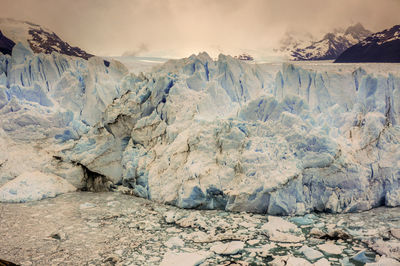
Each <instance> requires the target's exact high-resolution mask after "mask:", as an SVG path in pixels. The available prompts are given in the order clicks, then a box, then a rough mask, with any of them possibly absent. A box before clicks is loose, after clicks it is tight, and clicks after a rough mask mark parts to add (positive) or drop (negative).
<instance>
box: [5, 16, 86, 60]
mask: <svg viewBox="0 0 400 266" xmlns="http://www.w3.org/2000/svg"><path fill="white" fill-rule="evenodd" d="M0 32H1V33H0V52H2V53H3V54H11V50H12V47H13V46H14V45H15V44H16V43H18V42H22V43H24V44H28V45H29V46H30V48H31V49H32V51H33V52H35V53H46V54H51V53H52V52H58V53H60V54H65V55H69V56H76V57H81V58H84V59H89V58H90V57H92V56H93V55H92V54H89V53H87V52H85V51H84V50H82V49H80V48H79V47H73V46H71V45H69V44H68V43H67V42H65V41H63V40H62V39H61V38H60V37H58V35H57V34H55V33H54V32H52V31H50V30H48V29H46V28H44V27H41V26H39V25H36V24H33V23H30V22H26V21H19V20H14V19H0Z"/></svg>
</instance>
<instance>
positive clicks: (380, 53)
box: [335, 25, 400, 63]
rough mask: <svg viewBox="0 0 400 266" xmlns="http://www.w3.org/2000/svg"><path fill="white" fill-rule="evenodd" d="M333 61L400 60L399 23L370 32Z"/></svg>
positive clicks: (391, 61)
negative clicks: (370, 33)
mask: <svg viewBox="0 0 400 266" xmlns="http://www.w3.org/2000/svg"><path fill="white" fill-rule="evenodd" d="M335 62H337V63H357V62H381V63H383V62H386V63H394V62H400V25H396V26H394V27H392V28H390V29H387V30H384V31H381V32H377V33H374V34H372V35H371V36H369V37H368V38H366V39H364V40H362V41H361V42H359V43H357V44H355V45H354V46H352V47H350V48H349V49H347V50H346V51H344V52H343V53H342V54H341V55H340V56H339V57H338V58H337V59H336V61H335Z"/></svg>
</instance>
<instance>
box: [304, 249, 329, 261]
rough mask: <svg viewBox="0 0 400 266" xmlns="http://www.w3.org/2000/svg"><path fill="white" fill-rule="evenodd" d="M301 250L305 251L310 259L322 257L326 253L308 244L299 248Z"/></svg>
mask: <svg viewBox="0 0 400 266" xmlns="http://www.w3.org/2000/svg"><path fill="white" fill-rule="evenodd" d="M299 251H300V252H303V254H304V256H305V257H306V258H307V259H308V260H316V259H319V258H322V257H323V256H324V254H322V253H321V252H319V251H318V250H315V249H312V248H310V247H308V246H303V247H302V248H301V249H299Z"/></svg>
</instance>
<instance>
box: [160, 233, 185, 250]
mask: <svg viewBox="0 0 400 266" xmlns="http://www.w3.org/2000/svg"><path fill="white" fill-rule="evenodd" d="M164 245H165V246H167V247H169V248H174V247H183V246H184V245H185V242H184V241H183V240H182V239H180V238H179V237H177V236H175V237H171V238H170V239H168V241H167V242H165V243H164Z"/></svg>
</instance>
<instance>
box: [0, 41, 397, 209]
mask: <svg viewBox="0 0 400 266" xmlns="http://www.w3.org/2000/svg"><path fill="white" fill-rule="evenodd" d="M23 48H24V47H21V46H20V45H18V44H17V45H16V47H15V48H14V49H20V51H19V52H18V53H15V54H14V53H13V56H12V57H11V58H10V57H9V56H2V57H1V58H2V59H1V60H3V61H2V62H9V63H2V64H0V65H3V69H7V71H4V70H3V73H5V75H3V78H0V81H1V80H4V83H5V85H4V86H3V91H4V94H5V95H6V96H5V101H4V102H5V104H4V105H3V107H2V109H0V112H3V113H4V114H3V115H4V119H5V120H3V121H5V122H2V126H3V128H4V130H5V131H7V132H11V131H13V130H14V131H15V132H18V130H20V129H21V127H25V123H27V124H29V123H30V124H32V125H34V126H36V125H38V124H40V123H42V122H41V120H38V121H39V122H36V121H33V122H32V119H25V120H22V121H23V122H22V124H21V123H19V124H18V123H12V122H13V121H18V120H17V119H19V116H15V117H13V116H12V115H10V113H17V114H18V113H19V112H21V110H22V109H23V108H21V107H20V106H21V104H24V106H32V107H29V108H30V109H29V108H28V107H24V108H28V109H27V110H25V109H23V110H22V112H21V115H22V114H24V113H25V115H32V114H33V113H34V112H37V113H38V114H37V115H36V117H38V118H42V119H43V117H45V118H46V121H48V120H50V119H55V117H57V118H58V119H59V120H60V121H62V122H64V124H63V123H62V122H60V123H59V125H60V126H59V128H60V129H62V133H61V134H57V135H55V137H56V138H57V139H58V140H59V141H67V140H68V139H77V140H76V141H73V142H71V141H69V143H70V146H69V147H68V148H66V149H64V150H63V151H62V152H60V153H59V154H58V156H60V157H61V158H62V160H63V161H64V162H73V163H75V164H76V163H79V164H81V165H84V166H85V167H86V168H87V169H88V170H90V171H91V172H92V173H97V174H99V175H101V176H104V177H106V178H107V179H109V180H110V181H112V182H113V183H115V184H119V183H122V184H123V185H125V186H129V187H131V188H132V189H133V190H134V192H135V194H137V195H138V196H141V197H145V198H149V199H152V200H155V201H158V202H163V203H168V204H173V205H176V206H179V207H183V208H204V209H224V210H230V211H251V212H259V213H270V214H280V215H288V214H303V213H306V212H310V211H315V210H316V211H329V212H349V211H360V210H367V209H370V208H373V207H375V206H380V205H383V204H386V205H388V206H398V205H399V204H400V198H399V195H400V193H399V190H400V186H399V183H400V181H399V177H400V165H399V161H400V160H399V159H400V147H399V136H400V128H399V126H398V122H399V119H400V117H399V112H400V78H399V75H398V74H397V73H395V74H385V75H381V74H374V73H367V71H366V70H364V69H362V68H358V69H355V68H354V69H352V70H351V71H348V70H343V71H342V69H338V68H340V66H339V65H335V68H334V69H328V70H325V71H320V70H318V68H316V69H314V70H313V69H311V70H310V69H305V68H302V67H299V66H295V65H291V64H284V65H283V66H282V67H278V68H279V71H278V70H276V69H277V68H276V67H275V66H271V65H256V64H247V63H245V62H240V61H238V60H235V59H233V58H231V57H229V56H224V55H220V56H219V58H218V60H217V61H213V60H212V59H211V58H210V57H209V56H208V55H207V54H205V53H203V54H199V55H197V56H191V57H189V58H185V59H182V60H172V61H169V62H167V63H166V64H164V65H162V66H160V67H159V68H158V69H156V70H154V71H153V72H151V73H149V74H147V75H138V76H136V75H134V74H128V75H125V72H124V70H123V67H122V66H119V65H118V64H117V63H114V64H113V63H112V64H111V65H110V66H109V67H106V66H105V65H104V64H103V62H102V61H101V62H100V59H99V58H93V59H89V62H86V61H83V60H82V61H81V60H76V59H74V60H72V59H70V58H68V57H64V56H59V55H57V54H52V55H31V54H30V53H29V49H28V50H27V51H25V50H24V49H23ZM28 58H31V59H28ZM39 59H41V60H42V61H41V62H42V64H39V62H38V60H39ZM7 60H8V61H7ZM46 60H47V61H46ZM14 61H15V62H14ZM98 61H99V62H98ZM10 62H11V64H10ZM4 65H7V67H4ZM29 66H31V68H32V69H33V70H34V71H33V72H30V71H32V70H30V68H29ZM39 66H40V67H39ZM9 67H13V68H12V69H9ZM63 67H64V70H63V71H61V70H60V69H63ZM66 68H67V69H68V70H67V71H66V70H65V69H66ZM0 69H1V68H0ZM44 69H53V70H54V71H53V72H52V71H50V70H44ZM57 69H58V71H57ZM60 72H61V74H60ZM378 72H379V71H377V72H376V73H378ZM29 73H34V74H33V75H32V74H29ZM42 73H45V74H46V76H43V75H42ZM124 75H125V76H124ZM123 76H124V77H123ZM34 84H38V85H37V86H36V87H35V85H34ZM14 87H15V89H13V88H14ZM83 88H84V89H83ZM0 99H1V90H0ZM0 102H1V101H0ZM28 103H29V104H30V105H28ZM18 108H20V109H18ZM17 109H18V110H19V111H17V112H15V111H13V110H17ZM45 110H50V113H49V114H48V113H47V112H45ZM55 110H59V111H58V112H56V111H55ZM6 112H7V113H6ZM40 112H42V113H40ZM47 116H49V117H47ZM61 118H62V119H61ZM2 119H3V118H2ZM7 119H9V122H7V121H8V120H7ZM59 120H57V121H59ZM43 123H44V122H43ZM15 124H16V125H15ZM66 129H68V130H69V132H66ZM33 132H35V134H37V130H36V129H35V130H33ZM45 132H55V130H47V131H45ZM24 134H25V133H24ZM71 136H72V137H71ZM75 136H76V137H75ZM78 138H79V139H78Z"/></svg>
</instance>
